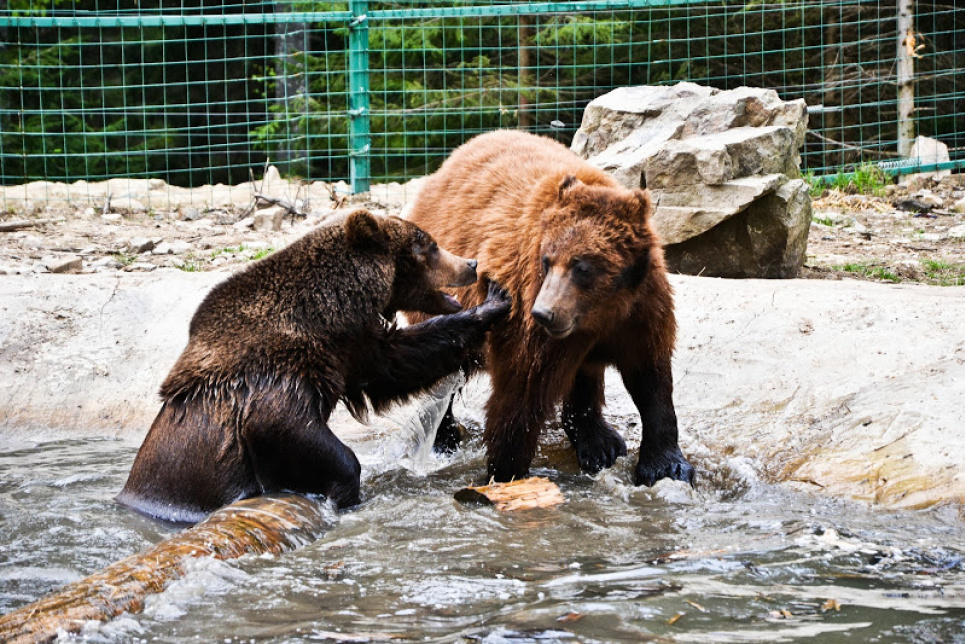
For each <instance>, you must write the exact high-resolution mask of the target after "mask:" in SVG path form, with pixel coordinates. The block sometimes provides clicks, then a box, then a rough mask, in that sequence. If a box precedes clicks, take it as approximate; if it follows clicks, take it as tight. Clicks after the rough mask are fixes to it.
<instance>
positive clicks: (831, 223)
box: [811, 217, 834, 228]
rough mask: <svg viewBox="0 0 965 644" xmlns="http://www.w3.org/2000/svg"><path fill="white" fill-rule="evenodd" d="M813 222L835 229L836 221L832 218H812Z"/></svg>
mask: <svg viewBox="0 0 965 644" xmlns="http://www.w3.org/2000/svg"><path fill="white" fill-rule="evenodd" d="M811 221H813V222H814V223H817V224H823V225H825V226H830V227H832V228H833V227H834V220H833V219H831V218H830V217H811Z"/></svg>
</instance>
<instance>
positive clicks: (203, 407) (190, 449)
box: [117, 211, 509, 521]
mask: <svg viewBox="0 0 965 644" xmlns="http://www.w3.org/2000/svg"><path fill="white" fill-rule="evenodd" d="M474 281H476V262H475V261H474V260H467V259H463V258H461V257H457V256H455V255H453V254H451V253H448V252H446V251H444V250H442V249H440V248H438V246H437V245H436V243H435V242H434V241H433V239H432V237H430V236H429V235H427V234H426V233H424V232H423V231H422V230H420V229H419V228H418V227H416V226H415V225H414V224H412V223H409V222H406V221H403V220H401V219H397V218H387V219H382V218H376V217H374V216H373V215H371V214H369V213H368V212H365V211H358V212H354V213H352V214H350V215H349V216H348V217H347V218H346V220H345V221H344V224H343V225H332V226H326V227H321V228H317V229H315V230H313V231H312V232H310V233H309V234H307V235H306V236H305V237H303V238H302V239H300V240H298V241H296V242H294V243H293V244H291V245H290V246H288V247H287V248H285V249H284V250H281V251H279V252H277V253H275V254H274V255H271V256H269V257H267V258H266V259H264V260H261V261H259V262H257V263H255V264H253V265H252V266H251V267H249V268H248V269H246V270H244V271H242V272H241V273H238V274H236V275H234V276H232V277H231V278H229V279H227V280H225V281H224V282H222V283H221V284H219V285H217V286H216V287H215V288H214V289H212V291H211V292H210V293H209V294H208V296H207V297H206V298H205V299H204V301H203V302H202V303H201V305H200V306H199V307H198V310H197V312H196V313H195V314H194V317H193V318H192V320H191V326H190V336H189V340H188V346H187V348H185V350H184V353H182V354H181V357H180V358H179V359H178V361H177V363H176V364H175V365H174V368H173V369H172V370H171V373H170V374H169V375H168V377H167V379H166V380H165V381H164V384H163V385H162V386H161V397H162V398H163V401H164V404H163V406H162V407H161V411H160V412H159V413H158V416H157V418H156V419H155V420H154V424H153V425H152V426H151V430H150V432H148V435H147V437H146V438H145V439H144V444H143V445H142V446H141V449H140V451H139V452H138V454H137V458H136V459H135V461H134V466H133V468H132V469H131V474H130V477H129V478H128V480H127V484H126V485H125V486H124V489H123V491H122V492H121V493H120V494H119V495H118V497H117V499H118V500H119V501H120V502H121V503H124V504H126V505H129V506H131V507H133V508H135V509H137V510H140V511H142V512H144V513H146V514H150V515H152V516H156V517H160V518H163V519H168V520H173V521H197V520H199V519H201V518H202V517H203V516H204V515H205V514H207V513H209V512H211V511H212V510H215V509H216V508H219V507H221V506H223V505H225V504H227V503H231V502H232V501H236V500H238V499H242V498H246V497H250V496H256V495H258V494H262V493H266V492H273V491H280V490H291V491H296V492H303V493H315V494H324V495H327V496H329V497H330V498H332V499H334V500H335V501H336V502H337V503H338V504H339V505H340V506H343V507H344V506H348V505H353V504H355V503H357V502H358V500H359V473H360V466H359V462H358V459H357V458H356V457H355V454H354V453H353V452H352V450H350V449H349V448H348V447H346V446H345V445H344V444H343V443H342V442H341V441H340V440H339V439H338V438H337V437H336V436H335V435H334V434H333V433H332V431H331V430H330V429H329V427H328V417H329V415H330V414H331V413H332V409H333V408H334V407H335V405H336V403H338V402H339V401H340V400H341V401H343V402H345V403H346V405H347V406H348V408H349V409H350V410H351V411H352V412H353V413H354V414H356V415H364V413H365V410H366V409H367V407H368V405H369V404H370V405H371V406H372V407H373V408H374V409H375V410H376V411H378V410H382V409H384V408H385V407H387V406H388V405H389V404H391V403H393V402H396V401H399V400H403V399H405V398H407V397H408V396H410V395H411V394H413V393H416V392H419V391H422V390H424V389H426V388H427V387H429V386H430V385H432V384H433V383H434V382H436V381H437V380H438V379H440V378H442V377H443V376H445V375H447V374H450V373H452V372H453V371H455V370H457V369H458V368H459V367H460V365H461V364H462V363H463V362H464V361H465V360H466V358H467V356H469V355H470V353H471V352H474V351H479V350H480V347H481V346H482V342H483V339H484V337H485V333H486V331H487V330H488V329H489V327H490V326H491V325H492V323H493V322H494V321H495V320H496V319H498V318H499V317H502V316H503V315H504V314H506V313H507V312H508V310H509V301H508V296H506V295H505V293H504V292H503V291H501V289H499V288H498V287H496V286H495V285H492V284H491V285H490V297H489V298H488V299H487V300H486V301H485V302H482V303H481V304H480V305H479V306H476V307H475V308H473V309H469V310H466V311H461V312H458V313H456V311H459V310H460V309H461V305H460V304H459V302H458V301H457V300H456V299H455V298H453V297H452V296H451V295H448V294H445V293H443V292H441V291H440V290H439V289H440V288H441V287H445V286H466V285H468V284H471V283H473V282H474ZM400 310H407V311H420V312H423V313H428V314H453V315H443V316H440V317H435V318H432V319H431V320H429V321H427V322H424V323H421V324H416V325H413V326H410V327H407V328H401V329H399V328H396V327H395V326H394V325H390V324H389V323H388V322H387V321H386V320H391V319H392V318H393V316H394V315H395V313H396V311H400Z"/></svg>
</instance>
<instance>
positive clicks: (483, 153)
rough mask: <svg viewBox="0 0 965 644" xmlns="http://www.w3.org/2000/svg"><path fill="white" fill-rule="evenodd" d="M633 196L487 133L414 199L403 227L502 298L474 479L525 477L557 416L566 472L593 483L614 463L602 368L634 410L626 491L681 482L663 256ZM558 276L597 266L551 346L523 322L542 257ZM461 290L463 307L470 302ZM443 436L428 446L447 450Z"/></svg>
mask: <svg viewBox="0 0 965 644" xmlns="http://www.w3.org/2000/svg"><path fill="white" fill-rule="evenodd" d="M651 212H652V205H651V203H650V198H649V194H648V193H647V192H646V191H641V190H636V191H628V190H626V189H624V188H622V187H620V186H619V185H618V184H617V183H616V182H615V181H614V180H613V179H611V178H610V177H609V176H607V175H606V174H605V173H603V172H602V171H600V170H598V169H596V168H593V167H592V166H590V165H588V164H587V163H585V162H584V161H582V160H581V159H579V158H578V157H577V156H576V155H574V154H572V153H571V152H570V151H569V150H567V149H566V148H565V147H563V146H562V145H560V144H558V143H556V142H555V141H552V140H550V139H546V138H543V137H537V136H533V135H530V134H525V133H521V132H515V131H498V132H491V133H488V134H484V135H481V136H479V137H476V138H475V139H472V140H471V141H469V142H467V143H466V144H465V145H463V146H462V147H460V148H458V149H456V150H455V151H454V152H453V154H452V156H451V157H450V158H449V159H448V160H447V161H446V162H445V163H444V164H443V166H442V167H441V168H440V170H439V171H438V172H436V173H435V174H434V175H432V176H431V177H430V178H429V179H428V180H427V182H426V184H425V185H424V187H423V188H422V190H421V191H420V194H419V196H418V198H417V200H416V202H415V204H414V207H413V209H412V211H411V214H410V216H409V218H410V219H411V220H412V221H413V222H415V223H417V224H418V225H419V226H420V227H422V228H424V229H425V230H426V231H428V232H430V233H431V234H432V235H433V236H434V237H435V238H436V239H438V240H439V243H440V244H442V245H444V246H446V247H447V248H449V249H450V250H452V251H453V252H455V253H457V254H460V255H466V256H472V257H476V258H477V259H478V260H479V262H480V269H481V270H483V271H485V272H486V273H487V274H489V275H491V276H492V277H493V278H494V279H495V280H497V281H498V282H500V283H501V284H502V285H503V286H505V287H506V289H507V290H508V291H509V292H510V293H511V294H512V297H513V306H512V312H511V314H510V316H509V318H508V319H507V320H505V321H503V322H501V323H500V324H498V325H497V327H496V328H495V329H494V330H493V333H492V334H491V336H490V340H489V342H488V343H487V346H486V349H485V360H484V361H485V365H486V368H487V370H488V372H489V374H490V377H491V381H492V389H493V391H492V395H491V396H490V398H489V401H488V403H487V406H486V430H485V442H486V445H487V452H488V471H489V474H490V475H492V476H494V477H495V478H496V479H497V480H509V479H511V478H513V477H517V478H518V477H522V476H525V475H526V474H527V472H528V470H529V467H530V464H531V462H532V459H533V457H534V455H535V452H536V448H537V443H538V439H539V435H540V433H541V431H542V428H543V426H544V425H545V423H546V422H547V420H549V419H550V418H551V416H552V415H554V414H555V413H556V410H557V409H558V408H562V420H563V426H564V428H565V429H566V431H567V435H568V436H569V438H570V440H571V442H572V443H573V445H574V448H575V449H576V452H577V456H578V458H579V460H580V465H581V466H582V467H583V469H584V470H587V471H590V472H594V471H598V470H599V469H601V468H603V467H608V466H610V465H612V463H613V461H614V460H615V459H616V458H617V457H618V456H620V455H622V454H625V453H626V445H625V443H624V442H623V439H622V437H621V436H620V435H619V434H618V433H617V432H616V431H614V430H613V428H611V427H610V426H609V425H608V424H607V423H606V422H605V421H604V420H603V417H602V407H603V373H604V369H605V368H606V367H607V366H609V365H612V366H615V367H616V368H617V369H618V370H619V371H620V373H621V375H622V377H623V380H624V382H625V384H626V385H627V389H628V391H629V393H630V395H631V396H632V398H633V400H634V402H635V404H636V405H637V408H638V410H639V411H640V415H641V421H642V426H643V437H642V442H641V447H640V457H639V461H638V465H637V470H636V474H635V479H636V482H637V483H646V484H648V485H652V484H653V483H654V482H655V481H656V480H657V479H659V478H663V477H665V476H669V477H672V478H678V479H682V480H688V481H692V479H693V468H692V467H691V466H690V464H689V463H687V461H686V459H685V458H684V457H683V455H682V454H681V453H680V449H679V447H678V444H677V420H676V415H675V412H674V407H673V400H672V394H673V379H672V374H671V357H672V353H673V348H674V342H675V335H676V322H675V317H674V310H673V293H672V289H671V287H670V284H669V282H668V281H667V276H666V271H665V268H664V261H663V251H662V248H661V246H660V243H659V240H658V239H657V237H656V235H655V234H654V232H653V230H652V229H651V227H650V221H649V218H650V214H651ZM547 253H552V254H554V257H555V263H554V266H569V265H570V263H571V262H572V261H573V260H574V259H575V258H576V256H593V257H596V258H598V260H599V261H598V262H597V263H598V264H599V265H600V267H601V268H600V270H599V272H598V273H597V275H596V279H594V281H593V283H592V285H590V286H589V287H587V288H580V289H576V292H578V294H579V295H578V297H577V298H575V301H572V302H568V303H560V306H564V307H568V308H570V309H572V311H571V313H573V314H574V315H576V316H577V318H578V321H579V323H578V326H577V328H576V330H575V331H574V332H573V333H572V334H571V335H569V336H567V337H564V338H562V339H553V338H552V337H550V336H549V335H548V334H547V332H546V330H545V329H544V328H543V327H541V326H540V325H539V324H538V323H537V322H536V320H535V319H534V317H533V315H532V314H531V311H532V309H533V306H534V303H535V302H536V300H537V296H538V294H539V292H540V289H541V286H542V284H543V280H544V273H543V267H542V257H543V256H544V255H546V254H547ZM482 296H483V293H482V292H481V291H480V290H479V289H472V288H470V289H466V290H463V291H461V292H459V297H460V298H461V299H462V300H463V301H464V302H466V303H474V302H479V301H481V298H482ZM449 434H451V432H449V431H447V430H445V429H444V430H443V431H442V435H443V436H446V437H447V440H449V439H451V436H449Z"/></svg>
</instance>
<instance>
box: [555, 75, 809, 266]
mask: <svg viewBox="0 0 965 644" xmlns="http://www.w3.org/2000/svg"><path fill="white" fill-rule="evenodd" d="M806 129H807V108H806V106H805V104H804V101H803V100H797V101H790V102H785V101H782V100H781V99H780V98H778V96H777V93H776V92H774V91H772V90H764V89H755V88H748V87H740V88H737V89H734V90H729V91H721V90H717V89H714V88H711V87H704V86H701V85H696V84H694V83H680V84H678V85H674V86H667V87H665V86H655V87H650V86H644V87H625V88H620V89H617V90H614V91H612V92H610V93H609V94H606V95H604V96H601V97H599V98H597V99H596V100H594V101H593V102H592V103H590V104H589V105H588V106H587V108H586V111H585V112H584V114H583V123H582V125H581V127H580V129H579V131H578V132H577V133H576V136H575V137H574V139H573V143H572V146H571V147H572V149H573V151H574V152H576V153H577V154H579V155H580V156H582V157H583V158H585V159H587V160H588V161H589V162H590V163H592V164H593V165H595V166H597V167H599V168H601V169H602V170H604V171H606V172H607V173H609V174H611V175H612V176H613V177H614V178H616V179H617V181H619V182H620V183H621V184H623V185H624V186H626V187H627V188H639V187H647V188H649V189H650V190H651V192H652V193H653V195H654V199H655V201H656V203H657V209H656V213H655V215H654V225H655V227H656V229H657V232H658V233H659V234H660V235H661V237H662V239H663V241H664V243H665V244H666V254H667V261H668V266H669V267H670V269H671V270H673V271H678V272H682V273H693V274H703V275H713V276H720V277H793V276H794V275H795V274H796V273H797V271H798V269H799V268H800V267H801V265H802V264H803V263H804V257H805V250H806V248H807V234H808V228H809V226H810V223H811V202H810V198H809V196H808V186H807V183H806V182H804V181H803V180H802V179H801V178H800V177H801V172H800V157H799V151H800V149H801V147H802V146H803V145H804V134H805V131H806Z"/></svg>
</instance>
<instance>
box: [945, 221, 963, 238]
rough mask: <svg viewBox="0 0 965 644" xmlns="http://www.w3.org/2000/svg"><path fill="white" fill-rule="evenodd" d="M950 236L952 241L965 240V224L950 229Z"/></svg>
mask: <svg viewBox="0 0 965 644" xmlns="http://www.w3.org/2000/svg"><path fill="white" fill-rule="evenodd" d="M948 236H949V237H951V238H952V239H965V224H962V225H960V226H953V227H951V228H949V229H948Z"/></svg>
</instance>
